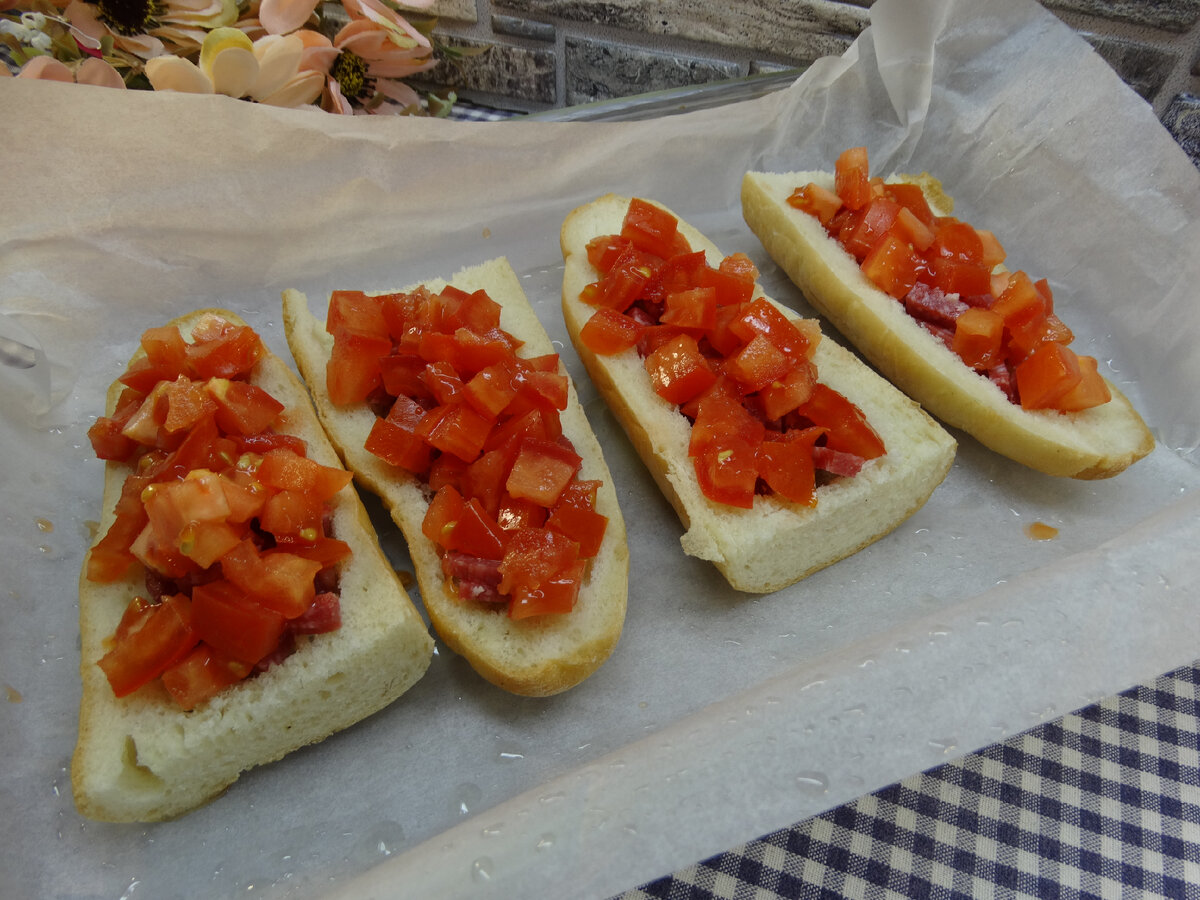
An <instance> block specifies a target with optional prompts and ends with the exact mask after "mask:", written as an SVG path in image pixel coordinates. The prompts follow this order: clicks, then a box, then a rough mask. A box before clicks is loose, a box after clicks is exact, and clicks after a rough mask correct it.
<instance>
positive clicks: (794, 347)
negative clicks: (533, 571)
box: [547, 154, 934, 555]
mask: <svg viewBox="0 0 1200 900" xmlns="http://www.w3.org/2000/svg"><path fill="white" fill-rule="evenodd" d="M842 168H843V175H844V179H843V180H844V181H845V184H847V185H849V186H850V187H849V188H848V190H850V191H852V192H853V191H857V190H859V188H861V189H862V191H863V194H862V196H861V197H854V196H852V197H851V199H850V200H849V201H847V200H846V198H845V197H843V196H839V195H836V194H833V193H832V192H829V191H823V190H821V189H818V188H816V187H815V186H809V188H807V189H803V190H799V191H797V193H796V194H795V195H794V196H793V197H792V198H791V199H790V200H789V202H791V203H792V204H793V205H795V206H797V207H799V208H801V209H805V210H806V211H809V212H812V214H814V215H817V216H818V217H820V218H821V219H822V221H826V222H828V223H830V225H831V227H834V223H835V221H837V220H838V219H839V218H840V223H839V224H838V225H837V226H836V227H839V228H841V227H844V228H845V230H846V232H847V233H848V234H849V233H853V234H855V235H857V239H858V240H859V241H861V243H862V253H863V255H864V256H869V255H870V254H871V252H873V248H875V247H876V244H877V243H879V241H880V239H881V238H886V237H887V228H888V227H889V225H890V224H891V223H892V222H894V221H895V220H896V219H897V218H898V217H900V216H901V215H902V214H903V217H904V218H905V220H906V221H908V220H911V227H912V228H913V229H914V230H924V231H927V232H928V233H929V243H932V241H933V230H932V225H933V222H934V220H933V218H932V215H930V216H929V224H928V225H926V224H925V222H924V215H925V213H926V212H927V211H928V210H927V207H926V208H925V209H924V211H923V212H921V213H920V216H921V217H918V214H917V213H915V212H913V211H910V209H909V208H908V206H907V205H905V204H907V203H911V204H912V205H913V206H915V207H917V209H918V210H919V211H920V210H921V207H920V205H919V204H917V203H916V202H915V201H914V200H913V199H912V198H908V197H904V198H897V197H889V196H886V195H885V194H884V193H882V192H881V191H879V190H877V186H876V185H872V184H868V183H867V182H866V180H865V156H864V157H863V158H862V159H856V158H855V157H854V155H853V154H851V155H850V156H848V157H847V158H846V159H845V160H843V166H842ZM860 175H861V176H863V178H862V183H861V184H858V180H859V176H860ZM855 185H858V186H857V187H855ZM843 186H845V185H843ZM647 207H650V208H652V209H654V210H657V212H656V213H654V215H653V220H654V222H655V223H656V224H655V226H654V231H655V233H656V234H658V235H663V236H665V235H668V234H670V233H671V232H672V228H671V226H669V225H667V224H666V220H665V219H664V218H663V217H664V216H667V215H669V214H668V213H665V211H663V210H662V209H661V208H659V207H653V206H652V205H651V204H648V203H647V202H646V201H643V200H637V199H635V200H633V201H631V203H630V210H631V212H630V213H629V215H627V217H626V221H627V222H628V221H629V219H630V218H631V217H632V218H633V219H634V220H639V221H640V220H641V219H642V218H647V219H649V218H651V213H650V212H649V210H648V209H647ZM672 218H673V217H672ZM640 241H641V242H640V244H639V245H638V246H635V245H634V242H633V236H632V234H631V232H630V231H628V230H623V231H622V233H621V234H620V235H609V236H601V237H597V238H595V239H593V240H592V241H590V242H589V244H588V259H589V260H590V261H591V262H592V264H593V265H594V266H595V267H596V269H597V271H598V272H599V274H600V278H599V280H598V281H595V282H592V283H591V284H590V285H588V286H587V287H586V288H585V289H584V291H583V292H582V294H581V299H582V300H583V301H584V302H588V303H591V304H593V305H598V306H599V308H597V309H596V311H595V312H593V313H592V315H591V316H590V318H589V319H588V321H587V322H586V323H585V324H584V326H583V328H582V329H581V330H580V339H581V340H582V342H583V344H584V345H585V346H586V347H588V348H589V349H590V350H592V351H593V352H595V353H598V354H601V355H613V354H618V353H625V352H629V351H636V352H637V353H638V354H639V355H640V356H641V357H642V364H643V367H644V368H645V370H646V374H647V376H648V378H649V379H650V385H651V388H652V389H653V390H654V391H655V393H657V394H658V395H659V396H660V397H662V398H663V399H664V400H666V401H667V402H669V403H672V404H675V405H676V407H677V408H678V410H679V412H680V413H681V414H683V415H684V416H685V417H687V418H688V419H689V420H690V422H691V435H690V438H689V444H688V454H689V456H690V457H691V458H692V464H693V468H694V470H695V473H696V479H697V482H698V483H699V485H700V488H701V491H702V492H703V493H704V495H705V496H706V497H707V498H708V499H710V500H712V501H713V502H716V503H722V504H725V505H730V506H735V507H739V508H749V507H752V506H753V504H754V499H755V497H756V496H758V495H759V494H766V493H774V494H776V495H778V496H779V497H782V498H784V499H786V500H790V501H792V502H796V503H802V504H806V505H808V504H810V503H812V502H814V500H813V498H814V496H815V494H814V493H813V491H814V485H815V470H816V469H817V468H822V467H821V466H818V465H817V463H816V461H815V458H814V454H815V453H817V452H818V451H822V450H824V451H827V453H826V459H827V460H836V461H837V463H835V462H829V463H828V465H834V466H835V468H838V469H839V470H840V471H841V472H848V473H850V474H853V472H857V471H858V469H859V468H861V466H862V464H863V463H864V462H865V460H866V459H867V458H868V456H867V454H869V455H870V456H869V458H874V457H876V456H879V455H881V454H882V452H883V446H882V443H881V442H880V441H879V439H878V436H877V435H875V433H874V432H873V431H872V430H871V429H870V427H869V426H867V425H866V424H865V419H864V418H863V417H862V415H861V413H860V412H859V411H858V410H857V408H855V407H854V406H853V404H850V403H849V402H848V401H846V399H845V398H844V397H841V395H840V394H836V395H835V396H836V397H837V398H838V399H839V400H840V402H841V404H842V406H840V407H838V414H837V415H833V414H831V413H830V412H829V410H828V409H827V408H826V407H829V406H830V402H826V403H825V404H824V405H822V404H821V403H820V402H814V401H813V395H814V390H815V389H816V388H817V386H818V385H819V382H818V374H819V373H818V372H817V368H816V366H815V364H814V363H813V361H812V357H813V353H814V351H815V349H816V346H817V344H818V342H819V341H820V339H821V334H820V329H819V328H818V327H817V325H816V323H815V322H805V321H803V320H793V319H790V318H788V317H787V316H786V315H785V314H784V313H783V312H781V311H780V309H779V308H778V307H777V306H775V305H774V304H773V303H771V302H770V301H769V300H767V299H766V298H764V297H761V296H759V297H755V290H756V288H755V280H756V278H757V277H758V270H757V268H756V267H755V265H754V263H753V261H752V260H750V258H749V257H747V256H746V255H745V254H741V253H735V254H732V255H731V256H727V257H725V258H724V259H722V260H721V261H720V262H719V263H718V264H717V265H716V266H713V265H710V264H709V263H708V260H707V256H706V254H705V252H704V251H702V250H697V251H693V250H691V248H690V247H688V246H686V243H685V242H684V240H683V238H682V237H681V235H680V233H679V231H678V224H677V222H676V224H675V226H674V238H673V239H672V241H671V246H670V248H669V250H668V249H667V244H668V241H667V239H666V237H662V238H661V239H660V240H659V241H658V242H657V252H659V253H663V252H669V254H670V255H669V256H654V255H653V254H654V252H655V250H654V248H653V246H652V244H651V242H648V241H646V240H644V239H640ZM908 252H909V251H908V249H907V246H906V247H905V248H904V253H905V254H907V253H908ZM635 254H636V256H635ZM876 256H877V257H878V258H879V259H880V260H883V259H884V258H885V257H887V252H886V251H885V250H884V249H880V250H879V251H878V252H877V253H876ZM630 260H636V265H637V266H638V279H633V280H631V279H629V278H628V276H627V273H626V272H625V271H624V270H623V269H622V266H624V265H626V264H627V263H628V262H629V261H630ZM882 264H883V262H880V265H882ZM893 265H894V263H893ZM906 277H907V279H908V286H909V287H911V286H912V285H913V284H914V283H915V282H916V263H915V262H913V261H911V260H910V262H909V265H908V270H907V276H906ZM634 281H637V283H636V284H635V283H633V282H634ZM616 294H619V295H620V298H621V299H620V303H619V304H618V305H613V306H611V307H610V306H605V305H603V304H604V303H605V298H611V297H613V296H615V295H616ZM618 309H619V311H617V310H618ZM806 407H807V408H808V409H809V412H811V413H812V415H815V416H818V417H820V418H822V421H821V422H816V421H815V420H814V419H812V418H809V416H808V414H807V413H806V412H805V409H806ZM847 409H849V410H853V413H854V414H851V413H849V412H846V410H847ZM817 425H820V426H821V427H814V426H817ZM835 431H837V432H844V433H842V434H841V436H840V438H835V437H833V434H834V432H835ZM800 434H803V435H806V438H805V440H796V439H795V436H796V435H800ZM827 443H828V446H826V445H827ZM768 444H772V445H774V444H778V445H779V446H766V445H768ZM835 446H836V447H854V448H857V450H859V451H862V455H855V454H854V453H851V452H849V451H843V450H836V451H835V450H834V447H835ZM764 448H765V449H764ZM834 453H839V454H842V455H840V456H830V454H834ZM851 460H852V461H853V464H851V462H850V461H851ZM825 471H831V470H830V469H828V468H826V469H825ZM835 474H836V473H835ZM564 496H565V492H564ZM588 518H590V517H585V516H578V515H576V514H575V513H574V512H570V511H567V510H566V509H563V508H561V507H560V508H556V509H554V510H553V511H552V512H551V514H550V517H549V519H548V520H547V527H548V528H551V529H558V530H560V531H562V532H563V533H566V534H570V535H572V536H575V537H577V538H579V542H580V545H581V547H586V546H587V543H588V542H587V541H586V540H584V538H583V537H582V535H583V533H584V532H583V530H584V529H585V527H587V524H588V523H587V521H586V520H587V519H588ZM597 533H599V532H597ZM593 540H595V541H598V540H599V538H594V539H593ZM585 555H586V554H585Z"/></svg>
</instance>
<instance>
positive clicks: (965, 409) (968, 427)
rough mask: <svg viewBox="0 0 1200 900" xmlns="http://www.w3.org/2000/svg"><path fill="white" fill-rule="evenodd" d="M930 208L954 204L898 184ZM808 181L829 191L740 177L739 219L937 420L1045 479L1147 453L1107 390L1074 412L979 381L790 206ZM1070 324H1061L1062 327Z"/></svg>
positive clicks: (1136, 422) (779, 179)
mask: <svg viewBox="0 0 1200 900" xmlns="http://www.w3.org/2000/svg"><path fill="white" fill-rule="evenodd" d="M896 180H906V181H909V182H912V183H915V184H920V185H921V187H922V188H923V189H924V190H925V195H926V198H927V199H928V201H929V204H930V207H931V208H932V209H933V210H934V212H935V213H937V214H939V215H948V214H949V213H950V211H951V209H952V202H951V201H950V200H949V198H948V197H947V196H946V194H945V193H944V192H943V191H942V188H941V185H940V184H939V183H938V182H937V181H936V179H933V178H931V177H929V176H928V175H923V176H915V177H906V176H898V177H897V179H896ZM809 182H816V183H817V184H819V185H821V186H822V187H825V188H827V189H829V190H833V187H834V177H833V174H832V173H828V172H790V173H765V172H748V173H746V175H745V176H744V178H743V180H742V213H743V215H744V217H745V219H746V223H747V224H748V225H749V226H750V228H751V230H752V231H754V233H755V234H756V235H757V236H758V239H759V240H760V241H761V242H762V244H763V247H764V248H766V251H767V253H769V254H770V255H771V258H772V259H774V260H775V262H776V263H778V264H779V266H780V267H781V268H782V269H783V270H784V271H785V272H786V273H787V275H788V277H789V278H791V279H792V281H793V282H795V284H796V285H797V286H798V287H799V288H800V290H801V291H803V292H804V295H805V297H807V298H808V300H809V302H810V303H812V305H813V307H815V308H816V309H817V311H818V312H820V313H821V315H823V316H824V317H826V318H827V319H828V320H829V321H830V322H831V323H832V324H833V326H834V327H835V328H836V329H837V330H838V331H839V332H841V333H842V334H843V335H844V336H845V337H846V339H847V340H849V341H850V342H851V343H852V344H853V345H854V346H855V347H856V348H857V349H858V350H859V352H861V353H862V355H863V356H864V357H866V358H867V359H868V360H869V361H870V362H871V364H872V365H874V366H875V367H876V368H877V369H878V370H879V371H880V372H882V373H883V374H884V375H885V376H886V377H887V378H889V379H890V380H891V381H892V383H893V384H895V385H896V386H897V387H899V388H900V389H901V390H902V391H904V392H905V393H906V394H908V395H909V396H910V397H912V398H913V399H915V400H916V401H917V402H919V403H920V404H921V405H922V406H924V407H925V409H927V410H928V411H929V412H930V413H932V414H933V415H935V416H937V417H938V418H939V419H941V420H942V421H943V422H945V423H947V424H949V425H952V426H954V427H956V428H961V429H962V430H963V431H965V432H967V433H968V434H970V435H972V436H973V437H974V438H976V439H977V440H978V441H980V442H981V443H983V444H984V445H986V446H988V447H990V448H991V449H993V450H995V451H996V452H998V453H1001V454H1003V455H1004V456H1007V457H1009V458H1011V459H1014V460H1016V461H1017V462H1020V463H1022V464H1024V465H1027V466H1029V467H1031V468H1033V469H1036V470H1038V471H1039V472H1045V473H1046V474H1048V475H1059V476H1069V477H1072V478H1084V479H1091V478H1108V477H1110V476H1113V475H1116V474H1117V473H1119V472H1121V471H1123V470H1124V469H1126V468H1127V467H1128V466H1129V465H1131V464H1132V463H1134V462H1136V461H1137V460H1139V459H1141V458H1142V457H1143V456H1145V455H1146V454H1147V453H1149V452H1150V451H1151V450H1152V449H1154V438H1153V436H1152V435H1151V434H1150V431H1149V429H1147V428H1146V424H1145V423H1144V422H1143V421H1142V418H1141V416H1139V415H1138V413H1137V411H1136V410H1135V409H1134V408H1133V406H1132V405H1131V404H1130V402H1129V400H1128V399H1127V398H1126V397H1125V396H1124V395H1123V394H1122V393H1121V392H1120V391H1119V390H1117V388H1116V387H1115V386H1114V385H1112V384H1111V383H1109V385H1108V388H1109V391H1110V392H1111V393H1112V399H1111V400H1110V401H1109V402H1107V403H1105V404H1103V405H1101V406H1097V407H1093V408H1091V409H1087V410H1083V411H1082V412H1073V413H1063V412H1057V411H1055V410H1025V409H1022V408H1021V407H1020V406H1019V405H1018V404H1015V403H1012V402H1010V401H1009V400H1008V398H1007V397H1006V396H1005V395H1004V393H1003V392H1002V391H1001V390H1000V389H999V388H997V387H996V386H995V385H994V384H992V383H991V382H990V381H989V380H988V379H987V378H985V377H983V376H981V375H979V374H977V373H976V372H975V371H974V370H972V369H970V368H969V367H967V366H966V365H964V364H963V363H962V361H961V360H959V358H958V357H957V356H956V355H955V354H954V352H953V351H951V350H950V349H948V348H947V347H946V346H945V344H943V343H942V342H941V341H939V340H938V339H936V338H934V337H933V336H931V335H930V334H929V332H927V331H926V330H925V329H924V328H922V327H921V325H920V324H918V323H917V321H916V320H915V319H913V318H912V317H911V316H909V315H908V314H907V313H906V312H905V310H904V305H903V304H901V303H898V302H896V301H895V300H894V299H892V298H891V297H889V296H888V295H887V294H886V293H884V292H883V291H881V290H879V289H878V288H876V287H875V286H874V285H873V284H872V283H871V282H870V281H868V280H867V278H866V276H864V275H863V273H862V270H861V269H860V268H859V266H858V263H857V262H856V261H855V259H854V257H853V256H851V255H850V254H849V253H847V252H846V251H845V250H843V249H842V247H841V246H840V245H839V244H838V243H837V241H835V240H834V239H833V238H831V237H829V236H828V234H826V232H825V229H824V228H823V227H822V226H821V224H820V222H818V221H817V219H816V218H815V217H813V216H811V215H809V214H807V213H805V212H802V211H801V210H798V209H795V208H793V207H792V206H789V205H788V202H787V198H788V197H789V196H790V195H791V193H792V191H793V190H794V189H795V188H797V187H801V186H803V185H805V184H807V183H809ZM1068 324H1069V323H1068Z"/></svg>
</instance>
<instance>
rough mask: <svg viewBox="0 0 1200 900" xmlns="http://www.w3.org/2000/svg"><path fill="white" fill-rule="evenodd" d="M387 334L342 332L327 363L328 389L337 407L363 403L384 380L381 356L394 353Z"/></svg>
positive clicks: (335, 341)
mask: <svg viewBox="0 0 1200 900" xmlns="http://www.w3.org/2000/svg"><path fill="white" fill-rule="evenodd" d="M391 352H392V342H391V340H390V339H389V338H387V337H380V336H370V335H364V334H359V333H358V332H355V331H344V330H343V331H339V332H338V334H337V335H335V340H334V342H333V349H332V350H331V351H330V355H329V362H328V363H327V364H326V366H325V390H326V393H328V394H329V399H330V401H331V402H332V403H334V404H335V405H337V406H347V405H349V404H351V403H361V402H362V401H363V400H365V399H366V398H367V396H368V395H369V394H370V393H371V391H373V390H375V388H377V387H379V386H380V385H381V384H382V383H383V372H382V369H381V368H380V362H379V361H380V359H381V358H382V357H385V356H390V355H391Z"/></svg>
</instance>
